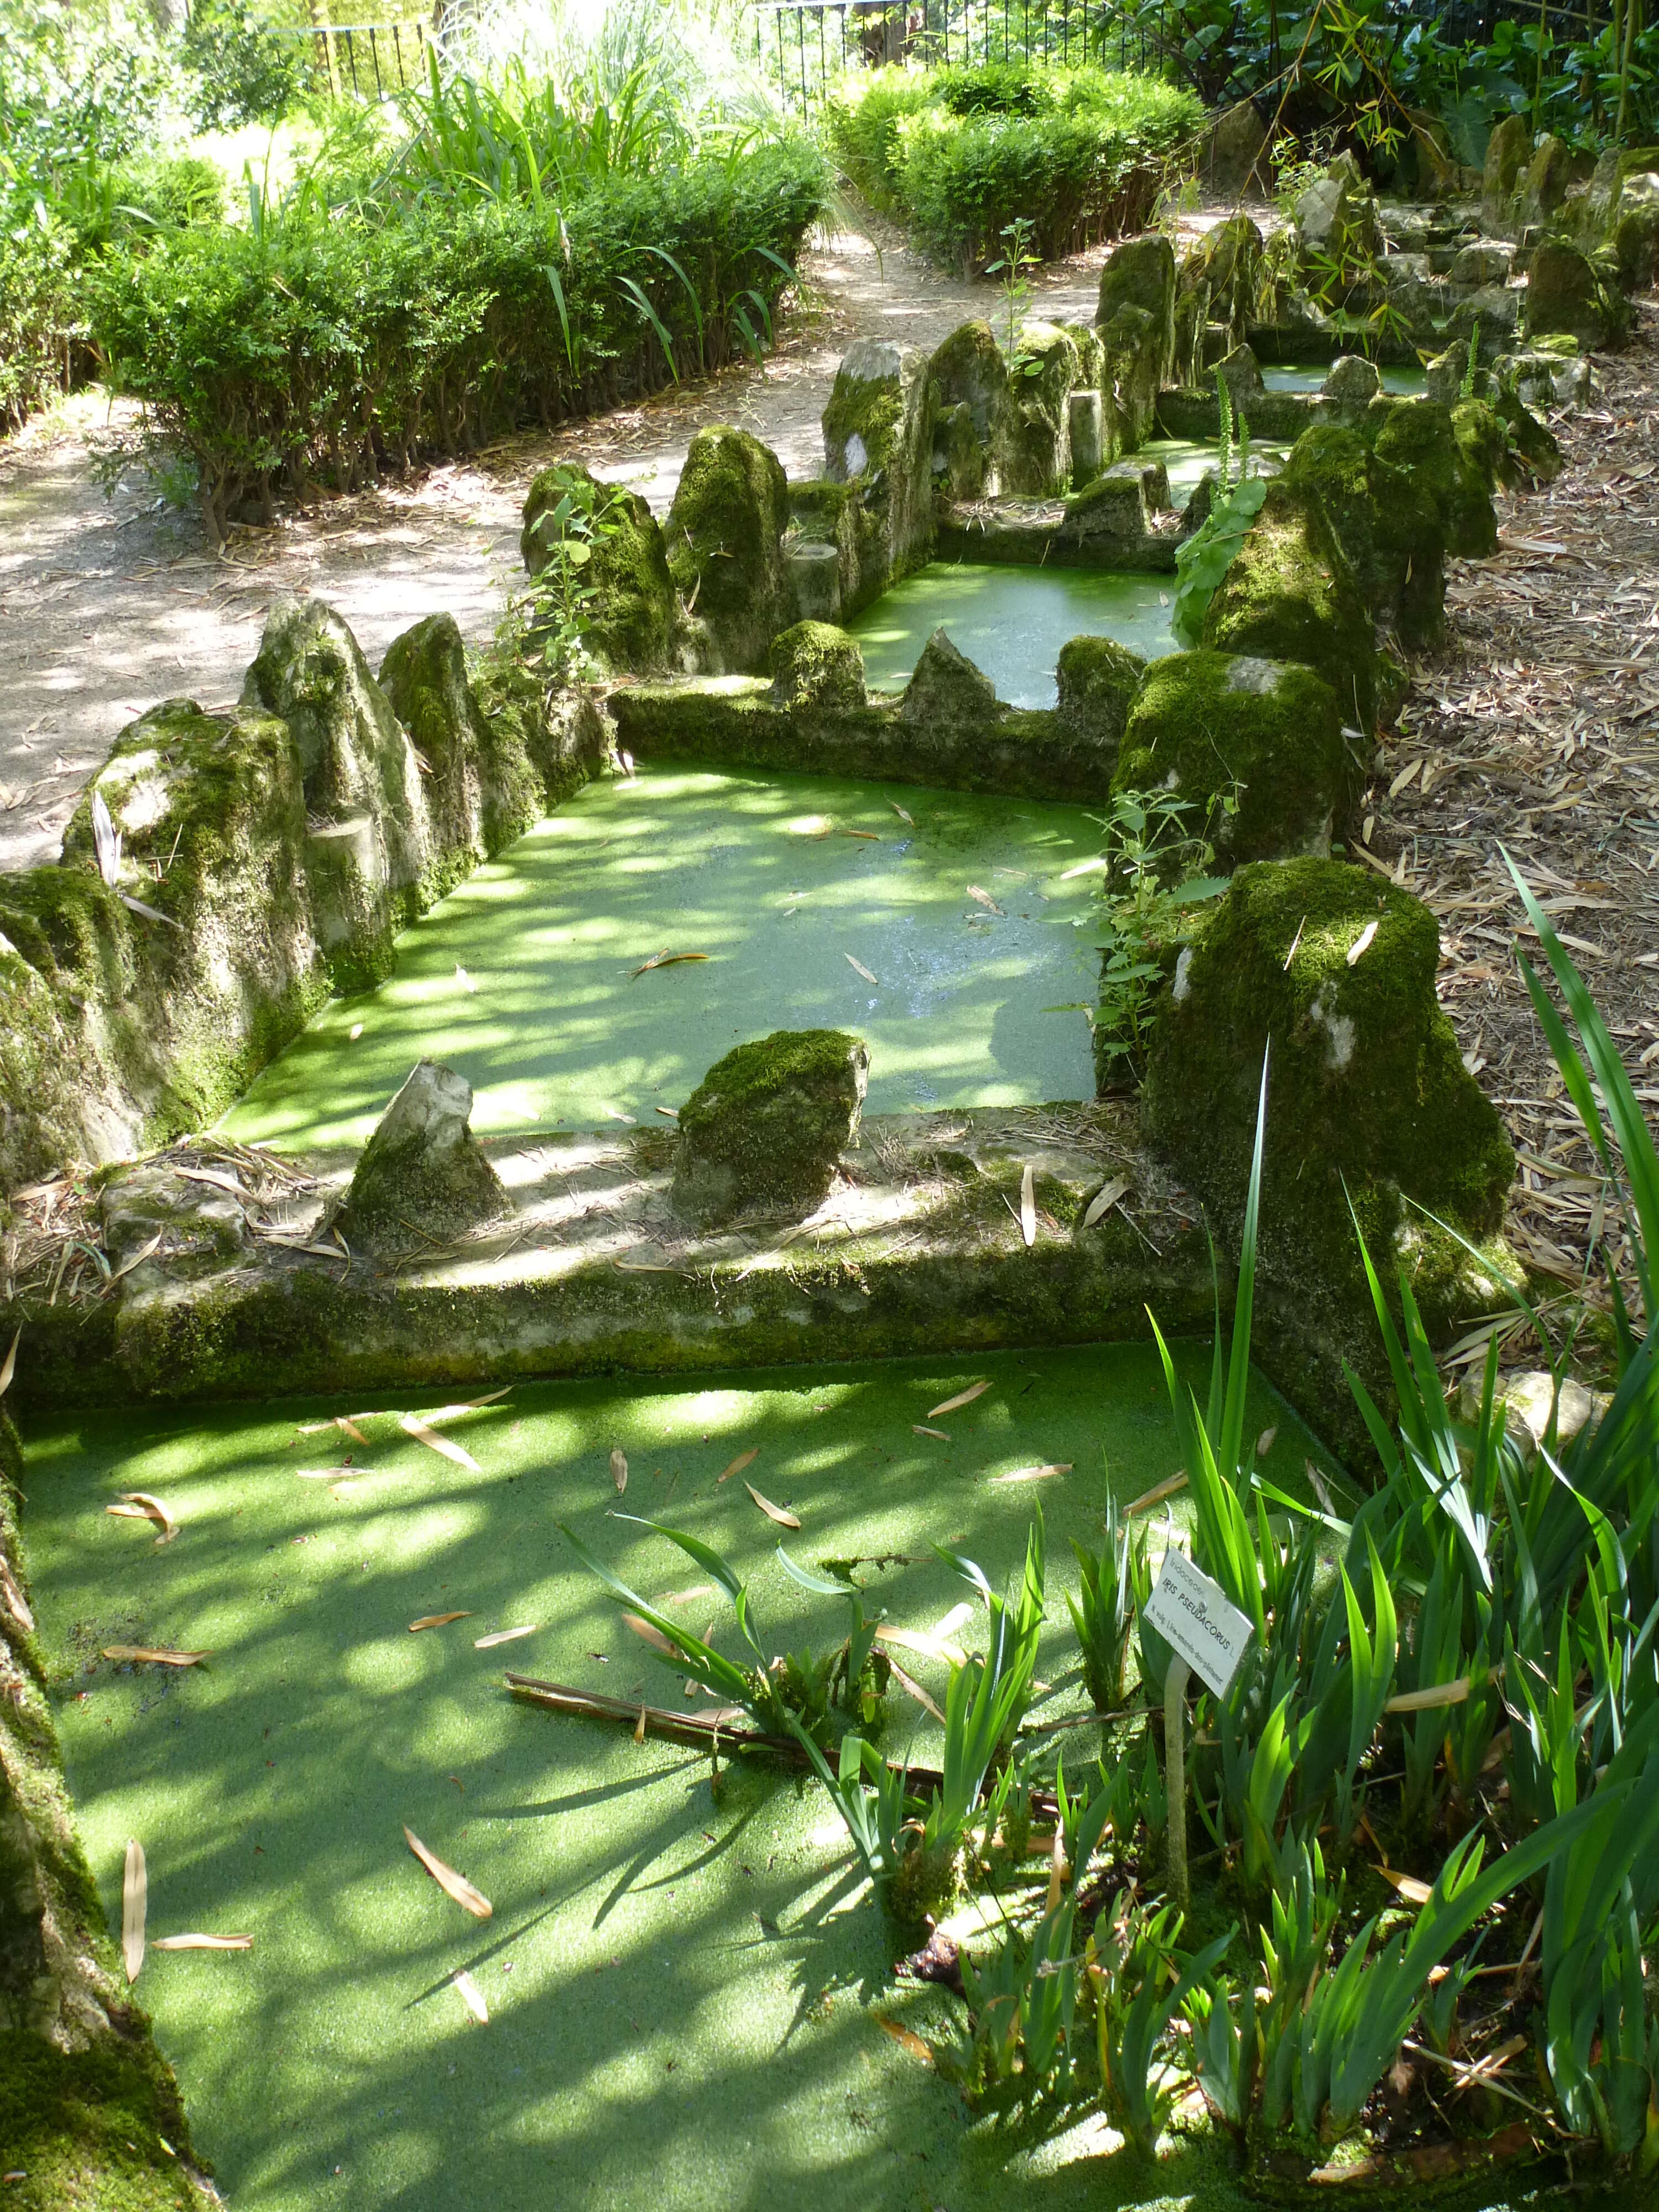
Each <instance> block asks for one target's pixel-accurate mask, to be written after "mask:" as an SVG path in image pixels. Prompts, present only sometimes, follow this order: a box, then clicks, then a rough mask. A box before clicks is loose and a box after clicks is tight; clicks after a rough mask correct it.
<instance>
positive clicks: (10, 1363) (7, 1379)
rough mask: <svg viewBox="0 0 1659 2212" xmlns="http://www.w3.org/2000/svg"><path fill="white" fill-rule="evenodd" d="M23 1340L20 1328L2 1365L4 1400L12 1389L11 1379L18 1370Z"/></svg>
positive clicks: (0, 1378) (0, 1379)
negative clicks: (19, 1349)
mask: <svg viewBox="0 0 1659 2212" xmlns="http://www.w3.org/2000/svg"><path fill="white" fill-rule="evenodd" d="M22 1340H23V1332H22V1330H21V1328H20V1329H19V1330H18V1331H17V1333H16V1334H15V1336H14V1337H13V1338H12V1340H11V1346H10V1349H9V1351H8V1352H7V1353H6V1357H5V1361H4V1364H3V1365H0V1398H3V1397H4V1396H5V1395H6V1393H7V1391H8V1390H9V1389H10V1388H11V1378H12V1376H13V1375H14V1374H15V1372H16V1370H17V1347H18V1346H19V1345H20V1344H21V1342H22Z"/></svg>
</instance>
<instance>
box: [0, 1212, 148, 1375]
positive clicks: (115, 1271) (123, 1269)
mask: <svg viewBox="0 0 1659 2212" xmlns="http://www.w3.org/2000/svg"><path fill="white" fill-rule="evenodd" d="M162 1233H163V1232H162V1231H161V1230H159V1229H158V1230H157V1231H156V1232H155V1236H154V1237H151V1238H150V1240H149V1243H148V1244H141V1245H140V1246H139V1247H138V1249H137V1251H136V1252H135V1253H133V1254H132V1255H131V1257H130V1258H129V1259H125V1260H123V1261H122V1262H121V1264H120V1266H119V1267H112V1268H111V1269H110V1271H109V1279H110V1280H111V1282H112V1283H118V1282H119V1281H120V1279H121V1278H122V1276H123V1275H130V1274H131V1273H132V1271H133V1269H134V1268H135V1267H143V1264H144V1262H145V1261H146V1260H148V1259H149V1258H150V1256H151V1255H152V1254H154V1253H155V1252H158V1251H159V1250H160V1249H161V1237H162ZM20 1334H21V1332H20ZM16 1349H17V1339H16V1338H15V1337H14V1338H13V1339H12V1350H13V1351H14V1352H15V1350H16ZM10 1380H11V1375H10V1370H9V1369H8V1370H7V1371H6V1375H5V1380H4V1381H0V1391H3V1390H4V1389H5V1387H6V1383H9V1381H10Z"/></svg>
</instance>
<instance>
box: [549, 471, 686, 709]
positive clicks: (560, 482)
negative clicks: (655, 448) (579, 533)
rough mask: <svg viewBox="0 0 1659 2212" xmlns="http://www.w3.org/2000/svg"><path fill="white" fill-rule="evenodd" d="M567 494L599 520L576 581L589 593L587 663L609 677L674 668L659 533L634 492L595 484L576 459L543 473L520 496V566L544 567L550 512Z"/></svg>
mask: <svg viewBox="0 0 1659 2212" xmlns="http://www.w3.org/2000/svg"><path fill="white" fill-rule="evenodd" d="M572 491H574V492H575V493H576V494H577V495H578V496H579V497H580V498H581V499H582V501H584V504H585V505H588V506H590V507H597V508H598V509H599V513H600V515H601V517H602V525H603V526H602V527H601V528H599V530H598V531H596V532H595V533H594V535H593V537H592V539H591V541H590V544H591V551H590V554H589V557H588V560H587V562H586V567H585V568H584V570H583V576H582V580H583V582H584V583H585V584H587V585H590V586H592V589H593V590H594V592H595V593H596V594H597V596H596V597H595V599H593V601H592V604H591V605H590V607H589V610H588V612H587V615H586V625H587V644H588V650H589V651H590V652H591V653H592V656H593V658H594V660H595V661H596V662H597V663H598V664H599V667H600V668H601V669H602V670H604V671H605V672H607V673H609V674H611V675H617V676H623V675H639V676H655V675H659V674H661V673H663V672H665V671H667V670H669V669H671V668H673V667H675V666H677V665H678V659H679V641H678V606H677V605H676V602H675V598H674V585H673V580H672V579H671V577H670V575H669V573H668V556H667V554H666V551H665V548H664V544H663V533H662V529H661V526H660V525H659V523H658V520H657V518H656V516H655V515H654V514H653V513H652V512H651V510H650V508H649V507H647V505H646V503H645V501H643V500H642V499H641V497H640V495H639V494H638V493H637V492H631V491H623V490H622V489H620V488H619V487H617V485H614V484H601V483H599V480H598V478H597V477H595V476H594V475H593V473H592V470H590V469H586V468H584V467H583V466H582V465H581V463H580V461H556V462H555V463H554V464H553V465H552V467H551V468H546V469H544V470H543V471H541V473H540V474H539V475H538V477H535V478H534V480H533V481H532V483H531V487H530V489H529V491H528V492H527V493H526V495H525V502H524V529H523V531H522V532H521V533H520V538H519V550H520V553H521V554H522V556H523V557H524V565H525V567H526V568H527V569H528V570H529V572H530V574H532V576H538V575H540V574H541V573H542V570H543V569H544V568H545V567H546V565H547V563H548V561H549V559H550V557H551V554H550V549H551V547H552V546H553V545H554V544H556V542H557V539H558V536H559V530H558V526H556V524H555V523H554V522H553V520H552V516H553V513H554V511H555V509H556V507H557V506H558V504H559V501H561V500H562V498H564V497H565V496H566V495H567V494H568V493H571V492H572Z"/></svg>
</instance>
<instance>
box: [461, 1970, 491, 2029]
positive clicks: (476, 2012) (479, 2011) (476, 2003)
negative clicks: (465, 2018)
mask: <svg viewBox="0 0 1659 2212" xmlns="http://www.w3.org/2000/svg"><path fill="white" fill-rule="evenodd" d="M455 1986H456V1988H457V1989H458V1990H459V1991H460V1995H461V2002H462V2003H463V2004H464V2005H465V2007H466V2008H467V2010H468V2011H469V2012H470V2013H471V2015H472V2017H473V2019H474V2020H476V2021H477V2023H478V2025H479V2027H489V2006H488V2005H487V2004H486V2003H485V2002H484V1998H483V1990H481V1989H480V1988H479V1987H478V1984H477V1983H476V1982H475V1981H474V1980H473V1978H472V1977H471V1974H469V1973H468V1972H467V1971H466V1969H465V1967H463V1968H462V1969H461V1971H460V1972H459V1974H457V1975H456V1977H455Z"/></svg>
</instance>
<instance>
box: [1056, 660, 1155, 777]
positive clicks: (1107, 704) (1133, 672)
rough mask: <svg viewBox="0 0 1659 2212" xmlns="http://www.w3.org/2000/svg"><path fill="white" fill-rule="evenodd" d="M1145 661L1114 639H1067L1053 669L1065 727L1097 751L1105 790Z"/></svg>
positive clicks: (1061, 722) (1057, 704) (1138, 686)
mask: <svg viewBox="0 0 1659 2212" xmlns="http://www.w3.org/2000/svg"><path fill="white" fill-rule="evenodd" d="M1145 675H1146V661H1145V660H1143V659H1142V658H1141V656H1140V655H1139V653H1131V651H1130V650H1129V648H1128V647H1127V645H1120V644H1119V643H1118V642H1117V640H1116V639H1115V638H1111V637H1095V636H1088V637H1073V638H1068V639H1067V640H1066V643H1065V644H1064V645H1062V646H1061V647H1060V659H1059V661H1058V662H1057V664H1056V665H1055V669H1054V680H1055V686H1056V689H1057V690H1058V692H1059V698H1058V700H1057V702H1056V703H1055V708H1054V711H1055V713H1056V714H1057V715H1058V717H1059V719H1060V725H1061V726H1062V727H1063V728H1064V729H1066V730H1067V731H1068V732H1071V733H1072V734H1073V736H1075V737H1079V738H1084V739H1085V740H1086V741H1087V742H1088V743H1089V744H1091V745H1094V746H1096V747H1097V748H1098V750H1099V756H1100V766H1101V778H1102V783H1103V785H1104V783H1105V782H1106V781H1107V780H1108V779H1109V777H1110V775H1111V774H1112V771H1113V769H1115V766H1116V764H1117V757H1118V750H1119V748H1120V746H1121V744H1122V743H1123V731H1124V726H1125V725H1126V723H1127V721H1128V719H1129V708H1130V704H1131V702H1133V698H1134V696H1135V693H1136V692H1137V691H1138V690H1139V688H1140V684H1141V679H1142V678H1144V677H1145Z"/></svg>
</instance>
